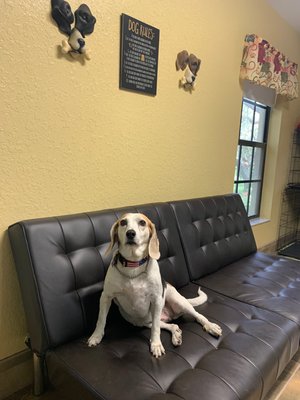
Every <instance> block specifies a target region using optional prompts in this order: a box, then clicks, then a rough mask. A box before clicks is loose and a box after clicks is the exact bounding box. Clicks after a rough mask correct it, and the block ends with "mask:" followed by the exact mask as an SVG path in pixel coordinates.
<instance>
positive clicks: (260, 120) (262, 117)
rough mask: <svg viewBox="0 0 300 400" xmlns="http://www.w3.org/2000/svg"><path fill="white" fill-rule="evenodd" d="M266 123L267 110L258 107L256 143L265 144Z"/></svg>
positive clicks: (254, 131) (254, 134)
mask: <svg viewBox="0 0 300 400" xmlns="http://www.w3.org/2000/svg"><path fill="white" fill-rule="evenodd" d="M265 121H266V110H265V109H264V108H260V107H256V110H255V117H254V129H253V140H254V141H255V142H261V143H263V141H264V131H265Z"/></svg>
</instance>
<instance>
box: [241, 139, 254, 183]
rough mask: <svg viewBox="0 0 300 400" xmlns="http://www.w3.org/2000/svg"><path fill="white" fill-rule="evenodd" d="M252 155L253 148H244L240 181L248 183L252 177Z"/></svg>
mask: <svg viewBox="0 0 300 400" xmlns="http://www.w3.org/2000/svg"><path fill="white" fill-rule="evenodd" d="M252 153H253V147H250V146H242V151H241V165H240V174H239V177H238V179H239V180H244V181H247V180H249V179H250V176H251V164H252Z"/></svg>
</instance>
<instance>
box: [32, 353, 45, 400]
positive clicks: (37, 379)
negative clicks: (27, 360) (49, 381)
mask: <svg viewBox="0 0 300 400" xmlns="http://www.w3.org/2000/svg"><path fill="white" fill-rule="evenodd" d="M44 368H45V358H44V357H43V356H39V355H37V354H35V353H33V374H34V377H33V394H34V395H35V396H40V395H41V394H42V393H43V392H44V389H45V387H44Z"/></svg>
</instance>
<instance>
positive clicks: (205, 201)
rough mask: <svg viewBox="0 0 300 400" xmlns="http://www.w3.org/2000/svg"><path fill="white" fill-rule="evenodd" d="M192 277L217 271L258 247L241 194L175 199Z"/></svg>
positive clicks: (177, 216)
mask: <svg viewBox="0 0 300 400" xmlns="http://www.w3.org/2000/svg"><path fill="white" fill-rule="evenodd" d="M171 206H172V207H173V209H174V212H175V216H176V219H177V223H178V228H179V232H180V237H181V240H182V245H183V249H184V253H185V257H186V260H187V264H188V268H189V272H190V275H191V278H192V279H198V278H200V277H201V276H203V275H207V274H210V273H213V272H215V271H217V270H219V269H220V268H222V267H224V266H225V265H228V264H230V263H232V262H234V261H236V260H239V259H240V258H242V257H245V256H247V255H249V254H251V253H253V252H255V251H256V244H255V240H254V237H253V233H252V230H251V226H250V224H249V220H248V217H247V215H246V212H245V207H244V205H243V203H242V200H241V198H240V196H239V195H236V194H230V195H224V196H214V197H206V198H202V199H191V200H182V201H177V202H172V203H171Z"/></svg>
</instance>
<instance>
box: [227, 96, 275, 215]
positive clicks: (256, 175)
mask: <svg viewBox="0 0 300 400" xmlns="http://www.w3.org/2000/svg"><path fill="white" fill-rule="evenodd" d="M269 114H270V107H268V106H266V105H264V104H261V103H258V102H256V101H253V100H249V99H247V98H245V97H244V98H243V103H242V113H241V122H240V137H239V144H238V149H237V156H236V165H235V177H234V192H236V193H239V194H240V196H241V198H242V200H243V202H244V205H245V208H246V211H247V214H248V217H249V218H256V217H258V216H259V211H260V202H261V193H262V185H263V175H264V163H265V156H266V147H267V135H268V124H269Z"/></svg>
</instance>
